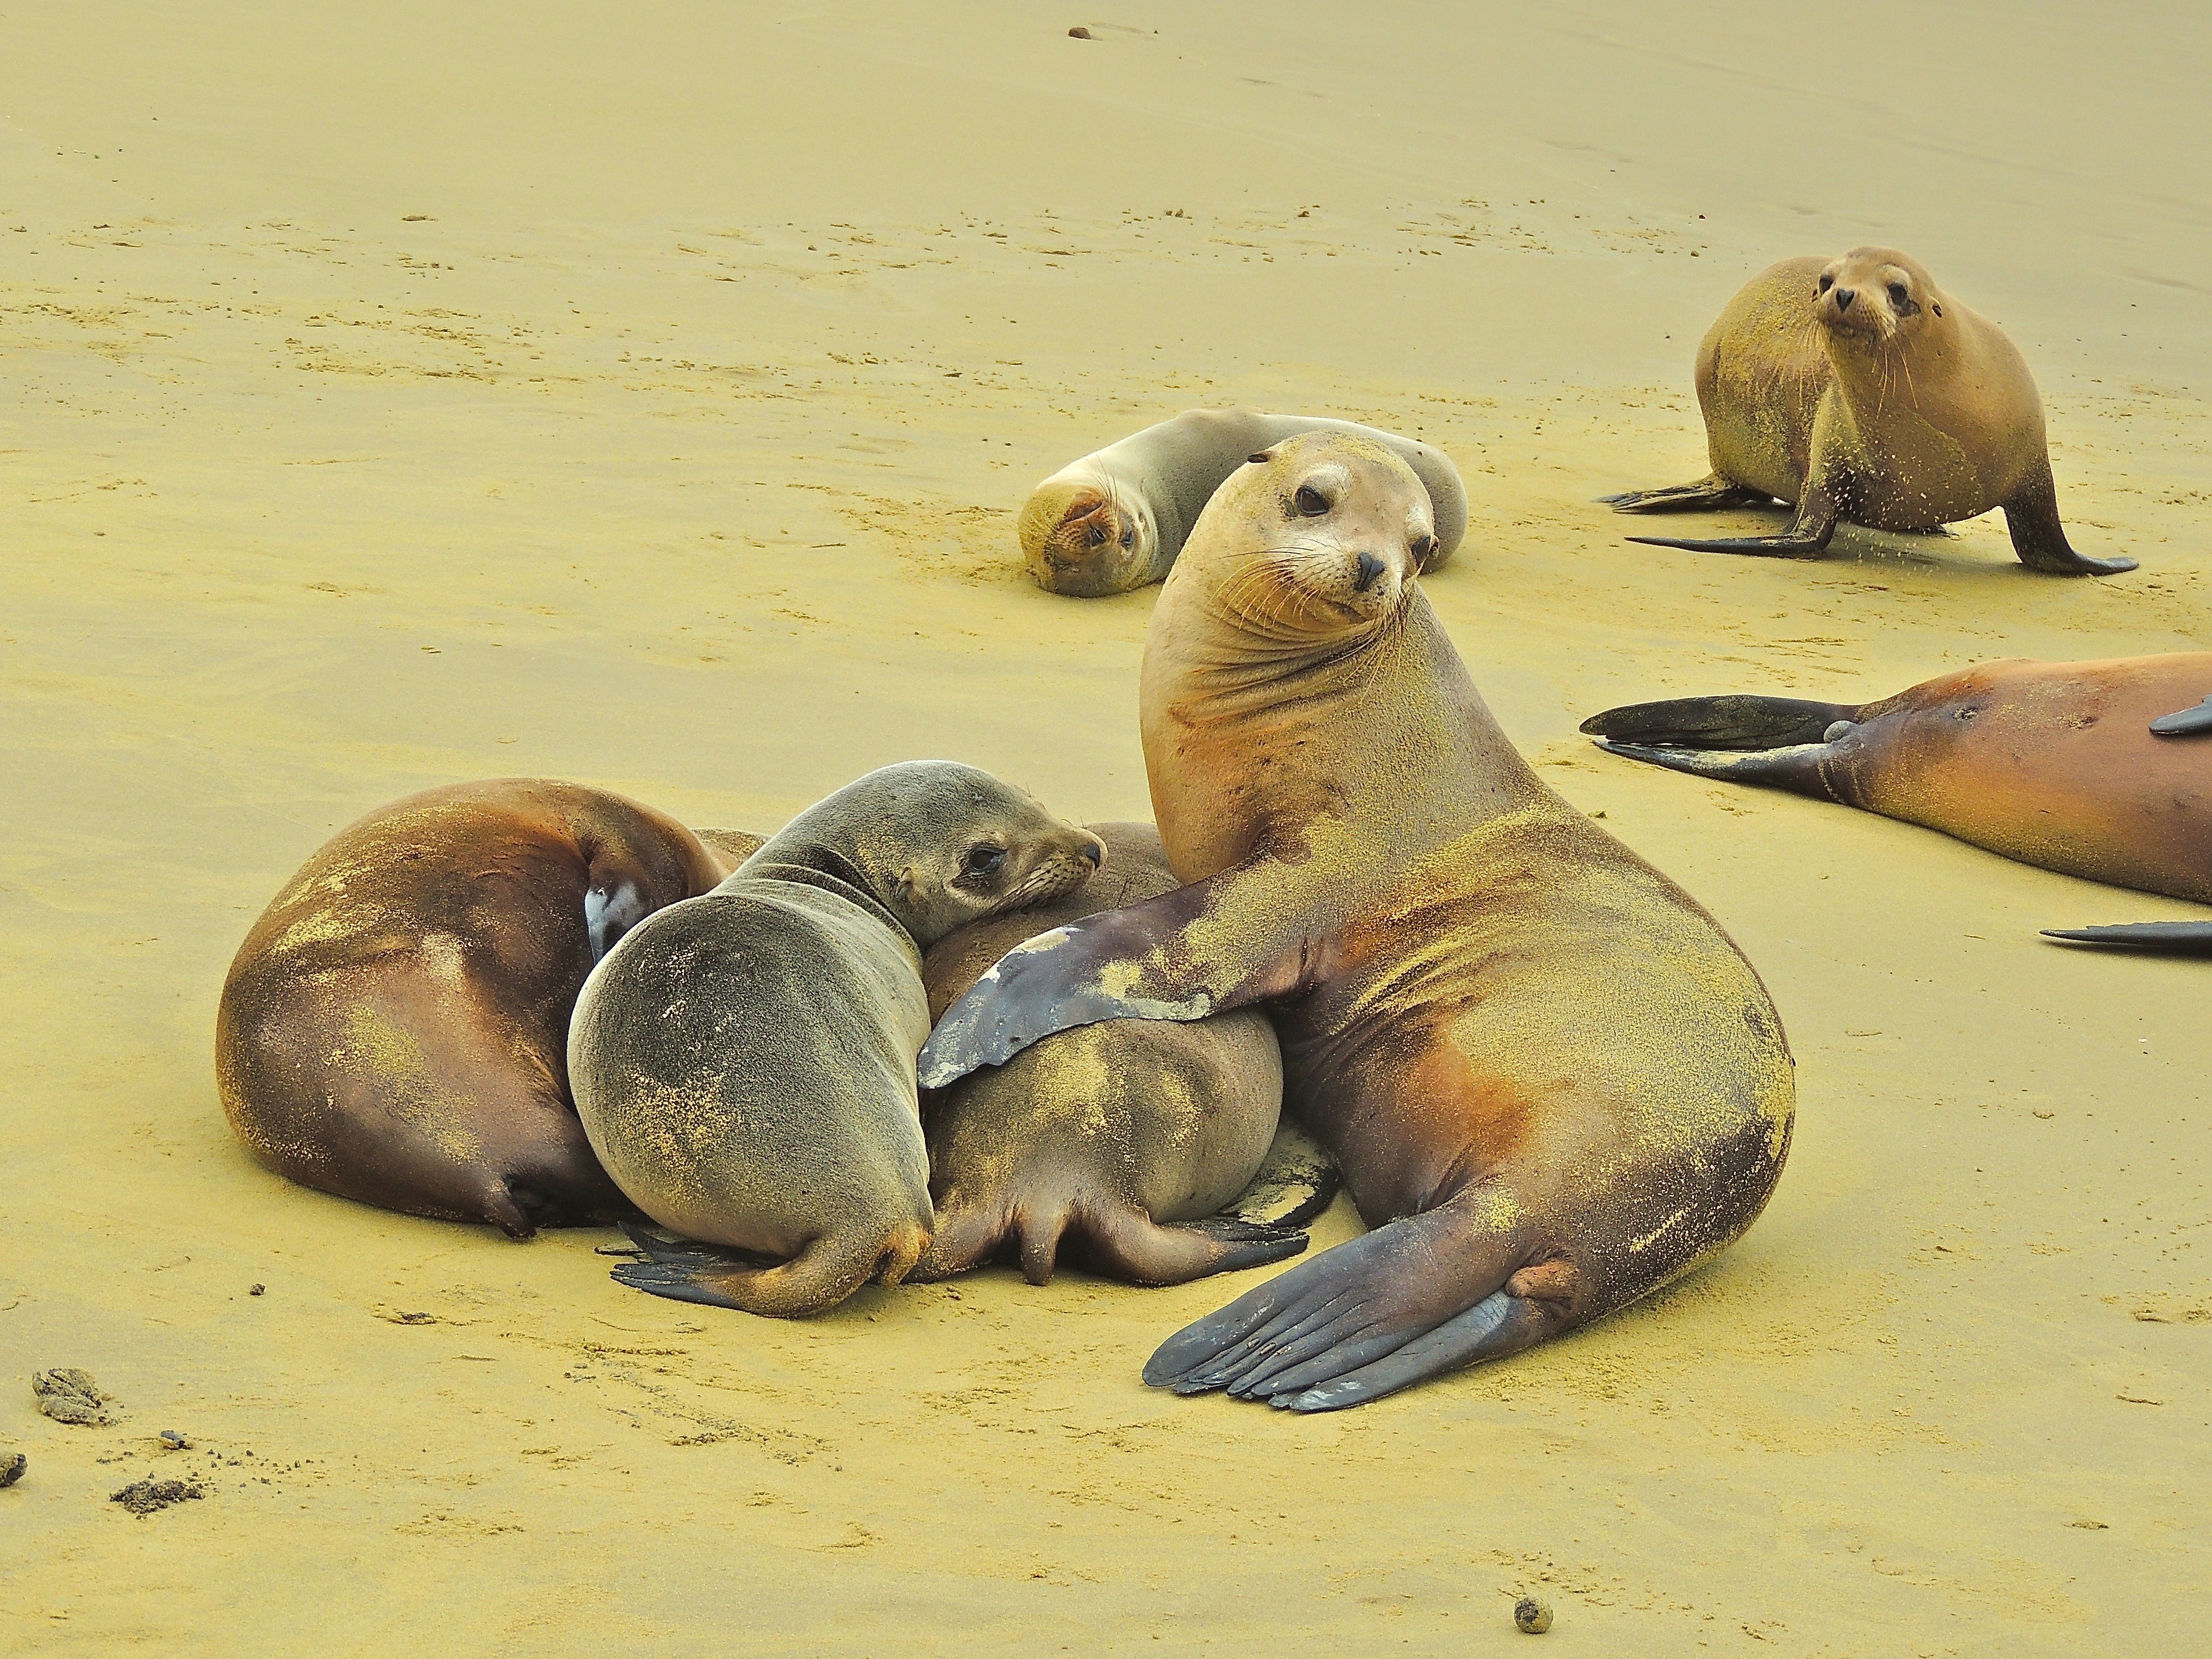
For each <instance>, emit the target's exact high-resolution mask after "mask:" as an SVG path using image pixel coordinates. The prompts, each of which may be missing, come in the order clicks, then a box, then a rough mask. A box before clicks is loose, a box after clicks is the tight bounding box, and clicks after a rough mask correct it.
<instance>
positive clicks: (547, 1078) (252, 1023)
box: [216, 778, 759, 1238]
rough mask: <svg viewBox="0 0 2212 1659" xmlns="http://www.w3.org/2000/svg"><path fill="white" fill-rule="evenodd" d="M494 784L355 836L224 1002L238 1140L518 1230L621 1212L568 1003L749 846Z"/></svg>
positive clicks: (268, 923)
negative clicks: (594, 1137) (594, 1144)
mask: <svg viewBox="0 0 2212 1659" xmlns="http://www.w3.org/2000/svg"><path fill="white" fill-rule="evenodd" d="M706 833H707V836H711V837H713V838H714V841H715V842H716V843H718V844H716V845H714V846H711V847H710V846H709V845H707V844H705V842H704V840H703V838H702V836H696V835H694V834H693V833H692V832H691V831H690V830H689V829H685V828H684V826H683V825H681V824H679V823H676V822H674V821H673V820H672V819H671V818H668V817H665V816H663V815H662V814H661V813H659V812H656V811H653V809H652V808H650V807H647V806H641V805H639V804H638V803H637V802H635V801H632V800H625V799H623V797H621V796H620V795H614V794H610V793H607V792H606V791H605V790H603V789H592V788H587V787H584V786H582V785H580V784H572V783H561V782H556V781H552V780H550V779H544V778H501V779H495V780H492V781H488V782H481V783H462V784H453V785H451V786H449V787H445V788H441V789H431V790H426V791H424V792H423V793H421V794H418V795H410V796H408V797H407V798H406V799H404V800H399V801H395V802H393V803H392V804H391V805H387V806H380V807H379V808H377V810H376V811H373V812H371V813H369V814H368V815H367V816H366V817H362V818H360V819H358V820H356V822H355V823H351V824H349V825H347V826H346V828H344V829H341V830H340V831H339V832H338V833H337V835H336V836H332V837H331V840H330V841H329V842H327V843H325V845H324V846H323V848H321V849H320V850H319V852H317V853H316V854H315V855H314V856H313V858H311V859H309V860H307V863H306V864H305V865H304V866H301V869H300V872H299V873H298V874H296V875H295V876H294V877H293V878H292V879H291V880H290V881H289V882H288V883H287V884H285V886H284V888H283V890H282V891H280V892H279V893H278V894H277V895H276V897H275V898H274V899H272V900H271V901H270V904H269V908H268V909H266V910H265V911H264V912H263V913H262V915H261V918H260V920H259V921H257V922H256V923H255V924H254V925H253V928H252V932H250V933H248V934H247V935H246V940H245V943H244V944H242V945H240V947H239V951H238V956H237V958H236V960H235V961H234V962H233V963H231V968H230V974H229V976H228V978H227V979H226V980H225V981H224V983H223V987H222V1000H221V1002H220V1003H219V1004H218V1005H217V1008H216V1088H217V1091H218V1092H219V1093H220V1095H221V1096H222V1104H223V1110H224V1112H225V1113H226V1114H227V1115H228V1117H229V1119H230V1122H231V1127H233V1128H234V1129H235V1130H236V1131H237V1133H238V1136H239V1139H241V1140H242V1141H244V1142H245V1143H246V1146H247V1148H248V1149H249V1150H250V1151H251V1152H252V1153H253V1154H254V1156H255V1157H256V1158H259V1159H260V1160H261V1161H262V1162H263V1163H264V1164H267V1165H269V1166H270V1168H271V1169H273V1170H276V1171H277V1172H278V1173H279V1174H282V1175H285V1176H290V1177H291V1178H292V1179H293V1180H295V1181H297V1182H301V1183H302V1184H304V1185H306V1186H309V1187H315V1188H320V1189H321V1190H323V1191H325V1192H329V1193H336V1194H339V1195H340V1196H341V1197H345V1198H351V1199H357V1200H361V1201H362V1202H363V1203H368V1204H376V1205H380V1206H383V1207H384V1208H386V1209H390V1210H401V1211H404V1212H408V1213H410V1214H414V1215H425V1216H435V1217H441V1218H446V1219H449V1220H465V1221H488V1222H489V1223H491V1224H492V1225H494V1226H495V1227H498V1228H501V1230H502V1231H505V1232H507V1234H508V1235H509V1236H510V1237H515V1238H527V1237H530V1236H531V1235H532V1233H533V1232H535V1231H537V1229H538V1227H540V1226H544V1225H560V1224H562V1223H579V1222H586V1221H592V1220H604V1219H606V1218H610V1217H612V1216H618V1215H623V1214H626V1213H628V1212H629V1205H628V1204H627V1203H626V1202H625V1201H624V1200H623V1196H622V1194H621V1193H620V1192H618V1191H617V1189H616V1188H615V1186H614V1183H613V1182H610V1181H609V1180H608V1179H607V1177H606V1175H605V1171H603V1170H601V1169H600V1168H599V1160H598V1159H596V1158H593V1157H592V1151H591V1148H590V1146H587V1145H586V1142H585V1139H584V1131H583V1126H582V1125H581V1124H580V1123H579V1122H578V1121H576V1109H575V1107H574V1105H573V1104H572V1103H570V1100H569V1097H568V1061H567V1048H568V1011H569V1010H570V1009H571V1008H572V1007H573V1006H574V1004H575V1000H576V991H577V988H578V987H580V986H581V985H582V984H583V982H584V976H585V975H586V974H587V973H589V972H590V971H591V969H592V963H596V962H597V961H599V958H600V957H603V956H605V954H606V952H607V951H609V950H610V949H611V948H612V946H613V945H614V944H615V942H616V941H617V940H618V939H621V938H622V936H623V933H624V932H625V931H626V930H628V929H629V928H630V927H634V926H635V924H636V923H637V922H638V921H641V920H642V919H643V918H644V917H646V916H647V915H651V914H652V913H653V911H655V910H657V909H659V908H661V907H662V906H664V905H667V904H672V903H674V902H676V901H678V899H684V898H690V897H692V896H695V895H697V894H700V893H704V892H706V891H708V890H710V889H711V888H713V887H714V884H715V883H717V882H719V881H720V880H721V879H722V878H723V877H724V876H725V875H726V874H727V873H728V872H729V871H730V870H732V869H733V868H735V867H736V865H737V864H738V862H739V861H741V860H742V859H743V857H744V854H745V853H746V852H747V851H750V848H752V847H755V846H757V845H758V844H759V842H758V840H757V837H754V836H746V835H744V834H743V833H742V832H740V831H737V830H710V831H708V832H706Z"/></svg>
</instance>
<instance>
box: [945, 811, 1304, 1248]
mask: <svg viewBox="0 0 2212 1659" xmlns="http://www.w3.org/2000/svg"><path fill="white" fill-rule="evenodd" d="M1091 831H1092V833H1093V834H1095V835H1096V836H1097V837H1098V838H1099V840H1100V841H1102V842H1104V843H1105V847H1106V864H1105V867H1104V868H1103V869H1102V870H1100V872H1098V873H1097V875H1096V876H1094V877H1092V878H1091V879H1090V880H1089V881H1088V882H1086V883H1085V884H1083V885H1082V886H1081V887H1079V888H1078V889H1076V890H1074V891H1073V892H1072V893H1068V894H1066V895H1063V896H1061V897H1060V898H1058V899H1055V900H1053V901H1052V902H1049V903H1047V904H1042V905H1036V906H1033V907H1032V908H1030V909H1027V910H1024V911H1020V912H1018V913H1016V914H1014V915H1003V916H995V917H993V918H991V919H989V920H987V921H977V922H970V923H969V925H968V926H967V927H963V928H960V929H959V930H958V931H957V932H955V933H949V934H947V935H946V936H945V938H944V939H941V940H940V941H939V942H938V943H937V944H936V945H933V946H932V947H931V948H930V951H929V954H928V955H927V957H924V958H923V960H922V968H921V977H922V983H923V985H924V986H925V987H927V990H928V993H929V1011H930V1012H931V1014H932V1015H933V1016H934V1015H937V1014H941V1013H943V1012H945V1008H946V1007H947V1006H949V1005H950V1004H951V1002H952V1000H953V999H954V998H956V997H957V996H958V995H960V994H961V993H963V991H965V990H967V989H968V987H970V986H971V985H973V984H975V981H977V980H979V979H981V977H982V976H983V975H984V973H985V972H986V971H987V969H989V968H990V966H991V964H992V963H994V962H996V961H998V959H999V958H1000V957H1002V956H1004V955H1006V952H1007V951H1009V950H1011V949H1012V948H1013V947H1014V946H1015V945H1018V944H1020V943H1021V942H1022V940H1024V939H1028V938H1030V936H1031V935H1033V934H1036V933H1042V932H1044V931H1046V930H1048V929H1049V928H1054V927H1062V926H1064V925H1066V923H1068V922H1072V921H1081V920H1082V919H1083V918H1084V917H1085V916H1089V915H1097V913H1098V912H1100V911H1101V910H1114V909H1118V908H1121V907H1122V906H1124V905H1128V904H1135V903H1139V902H1142V901H1143V900H1146V899H1148V898H1156V897H1158V896H1159V895H1160V894H1162V893H1164V892H1166V891H1168V890H1170V889H1171V888H1173V887H1174V886H1175V885H1176V878H1175V872H1173V871H1171V870H1170V869H1169V868H1168V860H1167V854H1166V852H1165V850H1164V848H1162V847H1161V846H1160V837H1159V832H1158V830H1156V829H1153V828H1152V825H1151V824H1149V823H1097V824H1093V825H1091ZM1282 1105H1283V1061H1282V1053H1281V1050H1280V1048H1279V1047H1278V1046H1277V1044H1276V1042H1275V1032H1274V1028H1273V1027H1272V1026H1271V1025H1269V1024H1268V1023H1267V1015H1265V1014H1264V1013H1262V1012H1260V1011H1259V1010H1258V1009H1256V1008H1247V1009H1240V1010H1238V1011H1237V1012H1233V1013H1226V1014H1223V1015H1221V1016H1220V1017H1219V1018H1216V1019H1208V1020H1201V1021H1199V1022H1197V1023H1196V1024H1189V1025H1174V1024H1159V1023H1158V1022H1155V1021H1152V1020H1130V1019H1121V1020H1109V1021H1108V1022H1106V1023H1104V1024H1097V1025H1087V1026H1085V1027H1084V1028H1083V1029H1081V1030H1075V1031H1064V1032H1061V1033H1060V1035H1058V1036H1052V1037H1048V1038H1047V1039H1046V1040H1045V1041H1043V1042H1040V1043H1038V1044H1037V1046H1036V1048H1030V1049H1026V1050H1024V1052H1023V1053H1021V1054H1017V1055H1016V1056H1015V1057H1014V1058H1013V1059H1012V1060H1009V1061H1008V1062H1007V1063H1006V1065H1005V1066H1003V1067H1000V1068H999V1069H996V1070H993V1071H989V1072H981V1073H975V1074H974V1075H971V1076H969V1077H966V1078H963V1079H961V1080H960V1081H959V1082H958V1083H956V1084H955V1085H952V1087H951V1088H950V1089H948V1090H946V1091H944V1092H943V1093H941V1094H934V1093H933V1094H932V1095H930V1096H928V1097H925V1098H924V1099H923V1102H922V1121H923V1123H924V1125H925V1126H926V1127H927V1133H928V1138H929V1177H930V1178H929V1185H930V1193H931V1195H932V1196H933V1199H934V1200H935V1201H936V1206H937V1224H936V1237H935V1238H934V1239H933V1242H932V1243H931V1244H930V1247H929V1251H928V1254H927V1255H924V1256H923V1257H922V1259H921V1262H920V1263H919V1264H918V1265H917V1266H916V1267H915V1272H914V1273H913V1275H912V1276H913V1277H915V1278H916V1279H942V1278H945V1277H946V1276H948V1275H950V1274H952V1273H960V1272H963V1271H964V1270H966V1269H967V1268H969V1267H975V1265H976V1264H978V1263H979V1262H981V1261H987V1260H989V1259H991V1258H992V1257H993V1256H994V1255H998V1254H999V1253H1000V1251H1001V1250H1002V1249H1005V1248H1006V1247H1007V1246H1008V1245H1012V1247H1013V1248H1014V1249H1015V1251H1016V1253H1017V1255H1018V1260H1019V1261H1020V1262H1021V1267H1022V1273H1023V1274H1024V1277H1026V1278H1027V1279H1029V1281H1030V1283H1031V1284H1032V1285H1042V1284H1044V1283H1046V1282H1047V1281H1048V1279H1051V1277H1052V1271H1053V1266H1054V1261H1055V1260H1056V1259H1057V1257H1058V1255H1059V1253H1060V1250H1061V1249H1063V1248H1071V1253H1072V1254H1073V1255H1076V1256H1077V1257H1078V1258H1079V1259H1080V1260H1081V1261H1083V1262H1084V1263H1085V1265H1086V1266H1088V1267H1091V1268H1093V1269H1094V1270H1096V1271H1097V1272H1099V1273H1104V1274H1107V1275H1109V1276H1110V1277H1113V1278H1116V1279H1127V1280H1128V1281H1129V1282H1130V1283H1132V1284H1136V1285H1179V1284H1182V1283H1183V1282H1184V1281H1185V1280H1187V1279H1200V1278H1203V1277H1204V1276H1205V1275H1206V1274H1208V1273H1225V1272H1228V1271H1230V1270H1231V1269H1234V1268H1239V1267H1258V1266H1260V1265H1261V1264H1262V1263H1263V1262H1268V1261H1281V1260H1282V1259H1283V1258H1284V1257H1285V1256H1290V1255H1297V1253H1298V1252H1299V1251H1300V1250H1302V1249H1304V1248H1305V1243H1306V1240H1305V1235H1304V1233H1302V1232H1299V1231H1296V1230H1295V1228H1294V1227H1285V1226H1282V1225H1275V1226H1254V1225H1250V1224H1249V1223H1246V1222H1243V1221H1242V1220H1240V1219H1238V1218H1236V1217H1233V1216H1224V1215H1219V1214H1217V1213H1216V1212H1218V1211H1219V1210H1220V1209H1221V1207H1222V1206H1224V1205H1225V1204H1227V1203H1229V1201H1230V1200H1232V1199H1234V1198H1236V1197H1237V1194H1240V1193H1242V1192H1243V1191H1244V1189H1245V1188H1246V1186H1247V1185H1248V1184H1249V1182H1251V1180H1252V1179H1253V1177H1254V1176H1255V1174H1257V1173H1258V1171H1259V1170H1260V1167H1261V1163H1262V1161H1263V1160H1264V1159H1265V1158H1267V1152H1268V1149H1269V1146H1270V1145H1271V1143H1272V1141H1273V1137H1274V1134H1275V1130H1276V1127H1277V1122H1278V1120H1279V1117H1280V1115H1281V1113H1282ZM1321 1196H1322V1200H1323V1201H1326V1199H1327V1196H1328V1194H1327V1193H1326V1191H1324V1192H1323V1193H1322V1194H1321Z"/></svg>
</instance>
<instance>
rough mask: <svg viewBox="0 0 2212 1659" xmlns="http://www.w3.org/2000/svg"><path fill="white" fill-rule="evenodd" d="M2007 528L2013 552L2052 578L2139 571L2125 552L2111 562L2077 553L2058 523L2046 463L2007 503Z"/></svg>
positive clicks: (2054, 488)
mask: <svg viewBox="0 0 2212 1659" xmlns="http://www.w3.org/2000/svg"><path fill="white" fill-rule="evenodd" d="M2003 505H2004V515H2005V528H2006V529H2007V530H2008V531H2010V532H2012V550H2013V551H2014V552H2015V553H2017V554H2018V555H2019V556H2020V562H2021V563H2022V564H2024V565H2026V566H2027V568H2029V569H2030V570H2040V571H2042V572H2043V573H2044V574H2046V575H2051V576H2116V575H2118V574H2120V573H2121V572H2122V571H2124V570H2133V569H2134V568H2136V561H2135V560H2133V559H2131V558H2130V557H2128V556H2127V555H2125V554H2124V553H2123V554H2120V555H2118V556H2115V557H2113V558H2109V559H2093V558H2091V557H2090V556H2088V555H2087V554H2086V553H2076V552H2075V550H2074V548H2073V544H2071V543H2069V541H2068V540H2067V539H2066V527H2065V526H2063V524H2061V523H2060V522H2059V521H2058V489H2057V485H2056V484H2054V483H2052V482H2051V468H2050V465H2049V464H2048V463H2047V462H2046V463H2045V465H2043V466H2042V467H2041V468H2039V470H2038V471H2037V472H2036V475H2035V476H2034V477H2032V478H2030V479H2029V480H2028V481H2027V483H2025V484H2024V485H2022V486H2021V491H2020V493H2019V494H2018V495H2015V496H2014V497H2013V498H2012V499H2011V500H2010V501H2007V502H2005V503H2004V504H2003Z"/></svg>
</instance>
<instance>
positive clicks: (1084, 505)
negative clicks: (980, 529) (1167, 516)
mask: <svg viewBox="0 0 2212 1659" xmlns="http://www.w3.org/2000/svg"><path fill="white" fill-rule="evenodd" d="M1018 532H1019V534H1020V536H1021V541H1022V556H1023V558H1024V561H1025V562H1027V563H1028V566H1029V572H1030V577H1031V578H1032V579H1033V580H1035V581H1036V585H1037V586H1039V587H1042V588H1043V589H1044V590H1045V591H1046V592H1051V593H1072V594H1074V595H1075V596H1076V597H1078V598H1079V599H1097V598H1098V597H1099V596H1100V595H1102V594H1106V593H1126V592H1129V591H1130V590H1131V589H1132V588H1137V587H1142V586H1144V585H1145V584H1146V582H1148V581H1150V580H1152V556H1153V554H1154V553H1155V552H1156V551H1157V550H1158V547H1159V542H1160V538H1159V531H1158V526H1155V525H1154V524H1153V522H1152V512H1151V509H1150V508H1148V507H1146V505H1145V503H1144V501H1143V500H1142V499H1141V498H1140V497H1139V496H1138V495H1136V494H1135V493H1133V492H1132V491H1127V490H1121V489H1115V487H1114V484H1113V483H1112V481H1111V480H1110V479H1105V478H1085V477H1075V478H1066V477H1058V478H1051V479H1048V480H1047V481H1046V482H1045V483H1042V484H1040V485H1038V486H1037V488H1036V491H1035V492H1034V493H1033V494H1031V495H1030V499H1029V501H1028V504H1027V505H1026V506H1024V507H1023V508H1022V516H1021V521H1020V524H1019V526H1018Z"/></svg>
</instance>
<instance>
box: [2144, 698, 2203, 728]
mask: <svg viewBox="0 0 2212 1659" xmlns="http://www.w3.org/2000/svg"><path fill="white" fill-rule="evenodd" d="M2150 729H2151V732H2152V733H2153V735H2154V736H2157V737H2161V738H2191V737H2195V736H2197V735H2198V734H2199V733H2202V732H2212V697H2207V698H2205V699H2204V701H2203V702H2200V703H2198V704H2197V707H2196V708H2184V709H2181V710H2179V712H2178V713H2175V714H2160V716H2159V717H2158V718H2157V719H2156V720H2153V721H2152V722H2151V723H2150Z"/></svg>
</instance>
